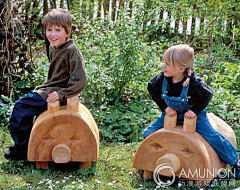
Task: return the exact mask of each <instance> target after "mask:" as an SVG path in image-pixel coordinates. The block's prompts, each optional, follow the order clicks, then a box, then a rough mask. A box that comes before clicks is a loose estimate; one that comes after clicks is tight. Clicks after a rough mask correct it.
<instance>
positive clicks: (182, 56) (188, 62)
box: [143, 44, 240, 179]
mask: <svg viewBox="0 0 240 190" xmlns="http://www.w3.org/2000/svg"><path fill="white" fill-rule="evenodd" d="M193 62H194V50H193V48H191V47H190V46H188V45H185V44H183V45H176V46H173V47H170V48H168V49H167V50H166V51H165V53H164V64H163V71H162V72H160V73H159V74H158V75H156V76H155V77H153V78H152V79H151V80H150V81H149V83H148V91H149V93H150V96H151V98H152V99H153V100H154V101H155V102H156V104H157V105H158V106H159V108H160V109H161V111H162V114H161V116H159V117H157V118H156V120H155V121H154V122H153V123H151V124H150V125H149V126H148V127H147V128H145V129H144V131H143V137H144V138H146V137H147V136H149V135H150V134H152V133H154V132H155V131H157V130H159V129H161V128H163V126H164V116H165V114H167V115H169V116H174V115H176V114H177V118H178V119H177V123H178V124H183V119H184V117H186V118H193V117H196V116H197V123H196V131H197V132H198V133H200V134H201V135H202V136H203V137H204V138H205V139H206V140H207V141H208V143H209V144H210V145H211V146H212V147H213V148H214V149H215V151H216V152H217V154H218V155H219V157H220V158H221V159H222V161H223V162H225V163H228V164H230V165H233V168H234V169H235V178H236V179H240V164H239V162H238V154H237V151H236V149H235V148H234V147H233V146H232V145H231V143H230V142H229V141H228V140H227V139H226V138H225V137H224V136H223V135H221V134H220V133H219V132H217V131H215V130H214V129H213V128H212V126H211V124H210V122H209V120H208V118H207V114H206V110H205V108H206V106H207V105H208V103H209V102H210V100H211V98H212V96H213V92H212V90H211V89H210V88H209V87H208V86H207V84H206V83H204V82H203V81H202V80H201V79H200V78H199V77H197V76H196V73H195V71H194V70H193Z"/></svg>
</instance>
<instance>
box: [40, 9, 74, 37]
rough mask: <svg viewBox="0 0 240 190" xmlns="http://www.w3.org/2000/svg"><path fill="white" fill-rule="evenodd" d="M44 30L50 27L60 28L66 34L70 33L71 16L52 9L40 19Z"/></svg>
mask: <svg viewBox="0 0 240 190" xmlns="http://www.w3.org/2000/svg"><path fill="white" fill-rule="evenodd" d="M42 24H43V25H44V28H45V29H46V28H47V27H52V26H53V25H57V26H62V27H63V28H64V29H65V31H66V33H69V32H71V28H72V16H71V14H70V13H69V12H68V11H67V10H64V9H61V8H58V9H52V10H51V11H50V12H48V13H47V14H46V15H45V16H44V17H43V19H42Z"/></svg>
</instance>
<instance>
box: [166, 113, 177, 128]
mask: <svg viewBox="0 0 240 190" xmlns="http://www.w3.org/2000/svg"><path fill="white" fill-rule="evenodd" d="M176 126H177V114H176V115H174V116H172V117H170V116H168V115H167V114H166V115H165V117H164V128H165V129H172V128H175V127H176Z"/></svg>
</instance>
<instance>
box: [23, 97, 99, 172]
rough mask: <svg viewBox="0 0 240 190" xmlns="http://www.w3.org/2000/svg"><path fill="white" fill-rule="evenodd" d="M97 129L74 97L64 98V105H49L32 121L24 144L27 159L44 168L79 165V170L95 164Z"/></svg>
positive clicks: (56, 103)
mask: <svg viewBox="0 0 240 190" xmlns="http://www.w3.org/2000/svg"><path fill="white" fill-rule="evenodd" d="M98 152H99V130H98V126H97V124H96V122H95V120H94V118H93V116H92V114H91V113H90V111H89V110H88V109H87V108H86V107H85V106H84V105H83V104H81V103H80V102H79V100H78V97H77V96H75V97H72V98H68V100H67V106H61V107H60V103H59V101H56V102H53V103H49V104H48V110H47V111H45V112H43V113H42V114H41V115H40V116H39V117H38V118H37V120H36V121H35V123H34V125H33V128H32V131H31V135H30V139H29V144H28V155H27V156H28V160H29V161H31V162H36V165H37V167H38V168H42V169H46V168H47V166H48V162H52V161H53V162H55V163H68V162H80V166H79V167H80V168H82V167H85V168H87V167H90V166H91V162H93V161H97V159H98Z"/></svg>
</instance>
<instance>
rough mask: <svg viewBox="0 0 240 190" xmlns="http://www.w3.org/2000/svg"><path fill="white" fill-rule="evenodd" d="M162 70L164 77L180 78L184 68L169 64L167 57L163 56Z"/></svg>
mask: <svg viewBox="0 0 240 190" xmlns="http://www.w3.org/2000/svg"><path fill="white" fill-rule="evenodd" d="M163 72H164V76H165V77H173V78H180V77H183V76H184V72H185V69H184V68H177V67H175V66H173V65H171V64H170V62H169V59H168V58H167V57H166V56H164V64H163Z"/></svg>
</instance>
